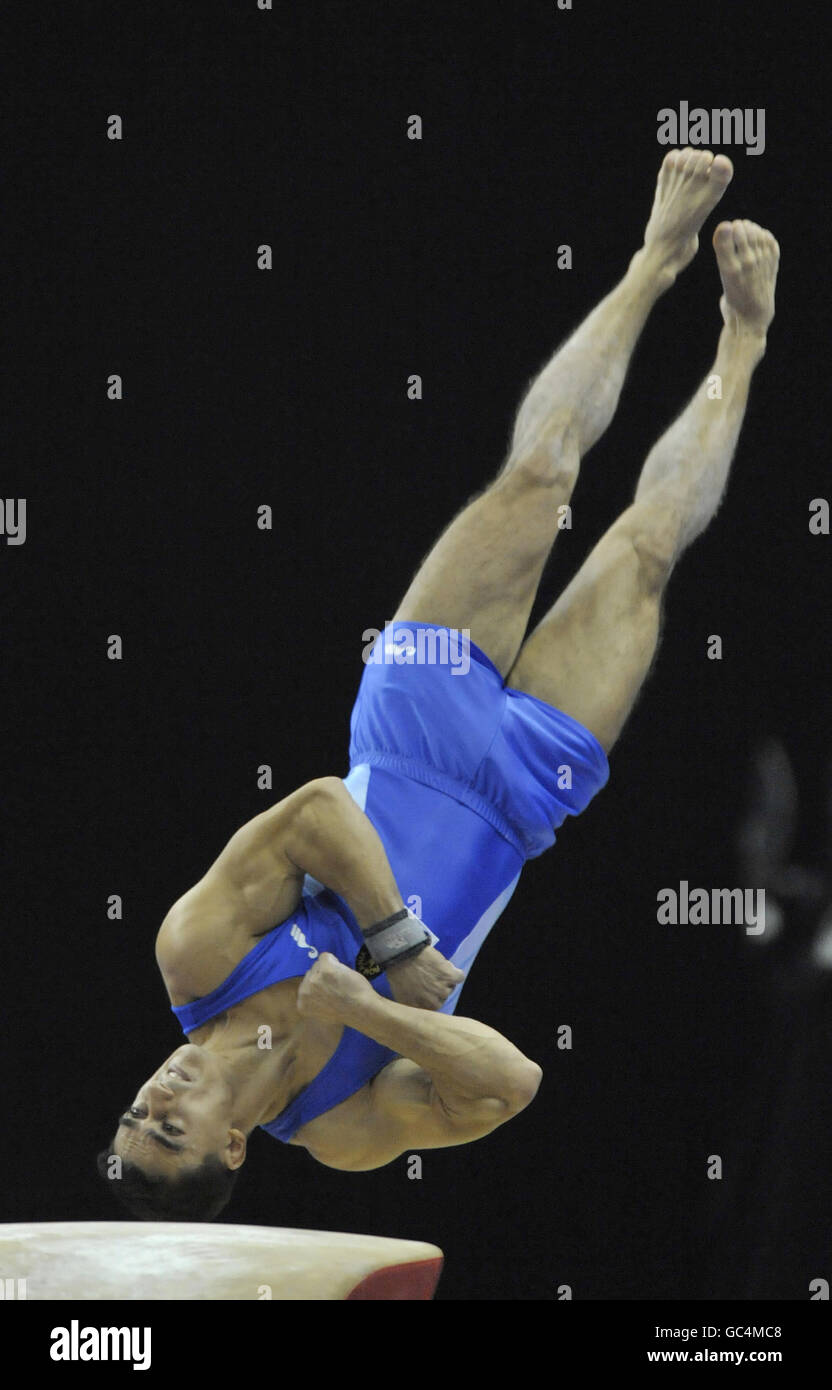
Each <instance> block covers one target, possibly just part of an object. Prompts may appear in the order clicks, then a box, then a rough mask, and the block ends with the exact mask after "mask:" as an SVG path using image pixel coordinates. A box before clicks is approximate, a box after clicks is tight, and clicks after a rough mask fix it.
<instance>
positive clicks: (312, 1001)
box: [297, 951, 375, 1023]
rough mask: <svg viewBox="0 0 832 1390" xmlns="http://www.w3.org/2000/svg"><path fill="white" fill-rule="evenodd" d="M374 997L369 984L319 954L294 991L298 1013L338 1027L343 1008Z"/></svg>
mask: <svg viewBox="0 0 832 1390" xmlns="http://www.w3.org/2000/svg"><path fill="white" fill-rule="evenodd" d="M374 995H375V990H374V989H373V987H372V985H371V984H370V981H369V980H365V979H364V976H363V975H359V973H358V971H357V970H351V969H350V967H349V966H348V965H343V964H342V963H341V961H340V960H337V959H336V957H335V956H333V955H332V954H331V953H330V952H329V951H323V952H322V954H321V955H320V956H319V957H318V959H317V960H316V961H315V964H314V965H313V966H312V969H311V970H308V971H307V973H306V974H305V975H304V977H303V981H302V982H301V987H300V989H299V990H298V997H297V1006H298V1013H299V1014H302V1015H303V1017H304V1018H317V1019H320V1020H321V1022H322V1023H342V1022H343V1021H344V1015H345V1011H346V1009H347V1008H349V1007H350V1006H351V1005H355V1004H360V1003H362V1002H363V1001H365V1000H366V999H367V998H368V997H372V996H374Z"/></svg>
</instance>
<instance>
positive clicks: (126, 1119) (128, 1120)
mask: <svg viewBox="0 0 832 1390" xmlns="http://www.w3.org/2000/svg"><path fill="white" fill-rule="evenodd" d="M118 1122H119V1125H126V1126H127V1128H128V1129H138V1128H139V1126H138V1124H137V1122H136V1121H135V1120H134V1119H133V1117H132V1115H120V1116H119V1121H118ZM147 1132H148V1134H149V1135H150V1137H151V1139H155V1140H156V1143H157V1144H161V1145H162V1148H163V1149H172V1150H173V1152H174V1153H175V1154H181V1153H182V1150H183V1149H184V1147H185V1145H184V1144H174V1143H173V1142H172V1141H171V1140H170V1139H165V1138H164V1136H163V1135H161V1134H157V1133H156V1131H155V1129H149V1130H148V1131H147Z"/></svg>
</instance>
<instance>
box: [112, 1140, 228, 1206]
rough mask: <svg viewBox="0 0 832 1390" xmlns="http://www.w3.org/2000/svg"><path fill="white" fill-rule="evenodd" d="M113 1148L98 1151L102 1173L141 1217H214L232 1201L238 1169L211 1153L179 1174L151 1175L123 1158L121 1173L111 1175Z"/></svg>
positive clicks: (113, 1189) (117, 1194) (121, 1197)
mask: <svg viewBox="0 0 832 1390" xmlns="http://www.w3.org/2000/svg"><path fill="white" fill-rule="evenodd" d="M112 1156H113V1155H112V1153H111V1151H110V1150H109V1149H103V1150H102V1152H101V1153H100V1154H99V1155H98V1159H97V1167H98V1173H99V1176H100V1177H101V1178H102V1179H103V1181H104V1183H105V1185H106V1186H107V1187H108V1188H109V1190H110V1191H111V1192H112V1194H113V1196H114V1197H115V1198H116V1200H117V1201H118V1202H120V1203H121V1205H122V1206H124V1207H126V1208H127V1210H128V1211H130V1212H132V1214H133V1215H134V1216H137V1217H138V1218H139V1220H140V1221H213V1220H214V1218H215V1217H217V1216H219V1214H220V1212H221V1211H222V1210H223V1209H224V1208H225V1207H226V1206H227V1205H228V1203H229V1202H230V1200H231V1194H232V1192H233V1191H234V1184H235V1183H236V1181H237V1170H236V1169H233V1170H232V1169H230V1168H226V1166H225V1164H224V1163H223V1162H222V1161H221V1160H220V1159H219V1158H218V1157H217V1155H216V1154H208V1155H207V1157H206V1158H205V1159H204V1161H203V1162H202V1163H201V1164H200V1166H199V1167H198V1168H194V1169H190V1170H188V1171H186V1172H184V1173H181V1174H178V1175H177V1176H176V1177H175V1178H165V1177H159V1176H158V1175H157V1176H154V1177H148V1175H147V1173H144V1172H143V1171H142V1169H141V1168H139V1166H138V1165H137V1164H135V1163H126V1162H124V1160H122V1163H121V1176H120V1177H118V1178H113V1177H110V1174H109V1171H108V1169H109V1162H110V1159H111V1158H112Z"/></svg>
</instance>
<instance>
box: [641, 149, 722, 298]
mask: <svg viewBox="0 0 832 1390" xmlns="http://www.w3.org/2000/svg"><path fill="white" fill-rule="evenodd" d="M733 177H734V166H733V164H732V163H731V161H730V159H728V158H727V157H726V156H725V155H724V154H718V155H716V157H714V155H713V154H711V151H710V150H692V149H691V148H690V147H689V146H688V147H687V148H685V149H683V150H670V151H669V152H668V153H667V154H666V155H665V157H664V160H663V162H662V167H661V169H660V170H659V178H658V183H657V184H656V196H655V198H654V200H653V210H652V212H651V213H650V220H649V222H648V223H647V229H646V231H645V233H644V246H645V250H646V251H647V252H648V253H651V254H652V255H654V256H658V259H659V264H660V265H661V267H662V268H663V269H664V270H665V271H669V272H671V273H672V275H673V278H674V279H675V277H676V275H677V274H678V273H679V271H680V270H684V268H685V266H686V265H689V264H690V262H691V261H692V260H693V258H694V256H695V255H696V252H697V250H698V249H699V235H698V233H699V229H700V227H701V226H702V223H703V222H704V221H705V218H706V217H707V216H708V214H709V213H710V212H712V211H713V209H714V208H715V207H716V205H717V203H718V202H719V200H720V198H721V197H722V195H723V193H724V192H725V190H726V188H727V187H728V185H729V183H730V182H731V179H732V178H733Z"/></svg>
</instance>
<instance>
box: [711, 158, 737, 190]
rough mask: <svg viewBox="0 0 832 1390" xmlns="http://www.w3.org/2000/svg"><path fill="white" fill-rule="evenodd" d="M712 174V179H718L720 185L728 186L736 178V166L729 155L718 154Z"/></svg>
mask: <svg viewBox="0 0 832 1390" xmlns="http://www.w3.org/2000/svg"><path fill="white" fill-rule="evenodd" d="M710 174H711V178H712V179H716V180H717V181H718V182H719V183H722V184H726V183H730V182H731V179H732V178H733V177H734V166H733V164H732V163H731V161H730V159H729V158H728V156H727V155H724V154H718V155H716V156H715V158H714V162H713V164H712V165H711V169H710Z"/></svg>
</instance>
